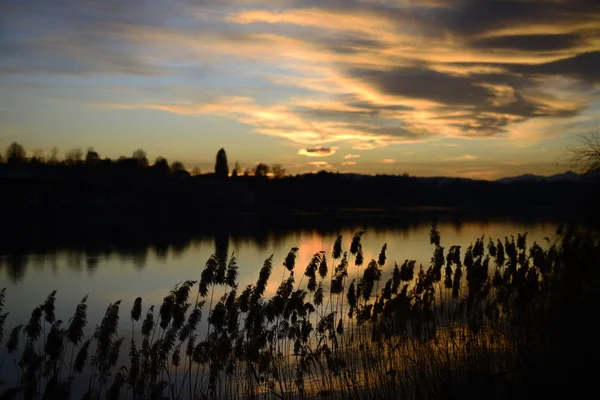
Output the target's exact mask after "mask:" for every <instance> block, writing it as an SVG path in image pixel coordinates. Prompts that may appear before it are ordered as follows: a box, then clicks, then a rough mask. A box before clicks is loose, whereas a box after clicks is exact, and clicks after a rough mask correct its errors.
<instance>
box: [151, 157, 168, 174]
mask: <svg viewBox="0 0 600 400" xmlns="http://www.w3.org/2000/svg"><path fill="white" fill-rule="evenodd" d="M152 168H153V169H155V170H156V171H161V172H163V173H166V172H169V171H171V168H170V167H169V162H168V161H167V159H166V158H164V157H158V158H157V159H156V160H155V161H154V165H153V166H152Z"/></svg>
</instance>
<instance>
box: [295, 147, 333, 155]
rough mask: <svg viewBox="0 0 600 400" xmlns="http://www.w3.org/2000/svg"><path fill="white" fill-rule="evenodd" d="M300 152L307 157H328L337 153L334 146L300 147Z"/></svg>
mask: <svg viewBox="0 0 600 400" xmlns="http://www.w3.org/2000/svg"><path fill="white" fill-rule="evenodd" d="M298 154H299V155H301V156H307V157H327V156H330V155H332V154H335V148H334V147H315V148H312V149H300V150H298Z"/></svg>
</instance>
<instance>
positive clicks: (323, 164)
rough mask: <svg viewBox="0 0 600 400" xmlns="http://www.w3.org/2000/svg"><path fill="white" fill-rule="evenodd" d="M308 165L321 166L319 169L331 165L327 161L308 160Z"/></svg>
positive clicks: (330, 166)
mask: <svg viewBox="0 0 600 400" xmlns="http://www.w3.org/2000/svg"><path fill="white" fill-rule="evenodd" d="M308 165H312V166H313V167H316V168H321V169H329V168H332V165H331V164H329V163H328V162H327V161H310V162H308Z"/></svg>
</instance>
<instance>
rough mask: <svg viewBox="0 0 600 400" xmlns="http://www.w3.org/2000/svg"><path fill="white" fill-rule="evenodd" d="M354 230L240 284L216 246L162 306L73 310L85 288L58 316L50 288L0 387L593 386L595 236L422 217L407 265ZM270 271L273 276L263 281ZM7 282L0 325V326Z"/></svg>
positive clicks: (245, 394) (134, 393)
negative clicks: (445, 232)
mask: <svg viewBox="0 0 600 400" xmlns="http://www.w3.org/2000/svg"><path fill="white" fill-rule="evenodd" d="M361 239H362V232H358V233H356V234H355V235H354V237H353V238H352V242H351V245H350V247H349V248H348V249H345V248H342V238H341V237H340V238H338V240H336V241H335V243H334V244H333V247H332V249H330V250H327V251H321V252H318V253H316V254H314V256H313V257H312V259H311V261H310V262H309V264H308V266H306V268H304V266H299V265H296V253H297V250H298V249H296V248H293V249H291V250H290V252H289V254H288V255H287V257H285V259H284V260H273V258H272V257H270V258H268V259H266V260H265V262H264V265H263V266H262V268H261V269H260V272H259V275H258V279H257V281H256V283H255V284H252V285H249V286H247V287H238V285H237V271H238V263H237V260H236V258H235V256H234V255H228V254H226V253H222V252H217V253H216V254H214V255H213V256H211V257H210V258H209V259H208V261H207V262H206V264H205V266H204V268H200V269H199V272H198V277H190V278H192V279H194V280H190V281H186V282H181V283H179V284H177V285H176V286H175V287H173V289H172V290H171V291H170V292H169V293H167V294H166V296H165V298H164V301H163V303H162V304H161V305H156V306H154V305H147V304H145V303H144V301H143V299H141V298H137V299H135V301H133V307H132V308H131V310H129V309H128V310H122V309H121V302H120V301H116V302H115V303H112V304H110V305H109V306H108V308H107V310H106V313H105V315H104V318H102V320H101V321H88V320H87V306H86V299H85V298H84V299H83V300H82V301H81V303H80V304H79V305H77V306H76V307H75V313H74V315H73V317H72V318H70V319H69V320H68V321H57V320H56V317H55V307H58V306H60V307H62V306H63V305H60V303H59V302H57V299H59V298H60V293H56V292H53V293H51V294H50V295H49V296H48V297H47V299H46V300H45V301H44V302H42V303H41V304H40V306H39V307H37V308H36V309H34V310H32V313H31V318H30V320H29V322H28V323H27V324H24V325H22V326H16V327H14V328H12V329H10V330H9V331H7V332H5V334H4V335H2V334H0V339H2V344H3V347H4V348H3V349H2V364H1V367H0V368H2V370H0V376H2V375H3V371H6V369H15V370H16V371H17V374H16V379H15V380H14V381H3V383H2V391H3V394H2V395H1V396H2V398H16V399H32V398H47V399H67V398H73V397H72V393H76V392H77V393H85V395H84V398H88V399H100V398H109V399H115V398H133V399H161V398H173V399H229V398H240V399H246V398H272V399H293V398H294V399H295V398H323V399H325V398H332V399H347V398H356V399H359V398H360V399H363V398H365V399H395V398H406V399H421V398H428V399H446V398H456V399H465V398H473V399H475V398H477V399H479V398H506V399H509V398H510V399H513V398H556V397H561V396H568V397H569V398H573V397H577V396H580V395H583V394H587V393H589V391H590V390H593V389H594V384H595V376H596V372H597V367H596V364H597V360H598V356H599V355H600V354H599V351H598V343H597V334H596V330H595V329H594V328H593V326H594V323H595V322H594V319H595V315H597V310H598V305H599V299H600V291H599V288H600V269H599V268H598V266H599V265H600V244H599V242H598V236H597V235H594V234H592V233H591V232H590V231H582V230H578V229H575V228H568V229H562V228H561V229H559V231H558V232H557V235H556V237H554V238H553V239H551V240H550V241H549V242H548V243H545V244H538V243H533V244H530V243H528V242H527V234H519V235H517V236H516V237H507V238H503V239H492V238H483V237H482V238H476V239H475V241H474V242H473V243H472V244H471V245H470V246H469V247H468V248H460V247H458V246H443V243H442V240H441V238H440V234H439V232H438V231H437V230H436V229H435V227H433V228H432V230H431V234H430V243H431V245H432V248H433V254H432V257H431V261H430V262H429V263H428V264H427V265H421V266H419V265H417V264H416V263H415V261H411V260H406V261H403V260H399V261H400V262H398V263H394V262H393V261H392V260H388V259H387V257H386V250H387V246H386V245H385V244H384V245H383V247H382V248H381V252H380V253H379V256H378V257H377V258H376V259H372V260H366V259H364V258H363V249H362V240H361ZM242 267H243V266H242ZM384 270H385V271H387V272H386V273H384V272H383V271H384ZM269 281H275V282H276V285H278V288H277V289H276V291H275V293H274V294H273V295H270V296H267V295H266V288H267V284H268V282H269ZM92 295H93V293H92ZM5 296H10V293H6V291H5V290H3V291H2V292H0V326H3V325H7V326H9V325H10V315H8V314H7V313H5V312H4V310H1V307H2V304H3V302H4V298H5ZM92 323H95V324H96V325H95V326H96V327H95V329H94V333H93V335H92V336H91V337H89V336H85V334H84V329H85V327H86V326H88V325H89V324H92ZM0 333H2V330H1V329H0Z"/></svg>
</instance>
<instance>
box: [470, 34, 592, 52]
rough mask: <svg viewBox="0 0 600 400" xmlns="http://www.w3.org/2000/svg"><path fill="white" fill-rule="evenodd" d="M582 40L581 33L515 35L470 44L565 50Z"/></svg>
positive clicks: (532, 49) (490, 47) (535, 49)
mask: <svg viewBox="0 0 600 400" xmlns="http://www.w3.org/2000/svg"><path fill="white" fill-rule="evenodd" d="M581 41H582V37H581V35H579V34H564V35H513V36H498V37H491V38H483V39H475V40H473V41H471V42H470V43H469V44H470V46H471V47H475V48H479V49H490V50H491V49H506V50H526V51H553V50H565V49H569V48H571V47H574V46H575V45H577V44H578V43H580V42H581Z"/></svg>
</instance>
